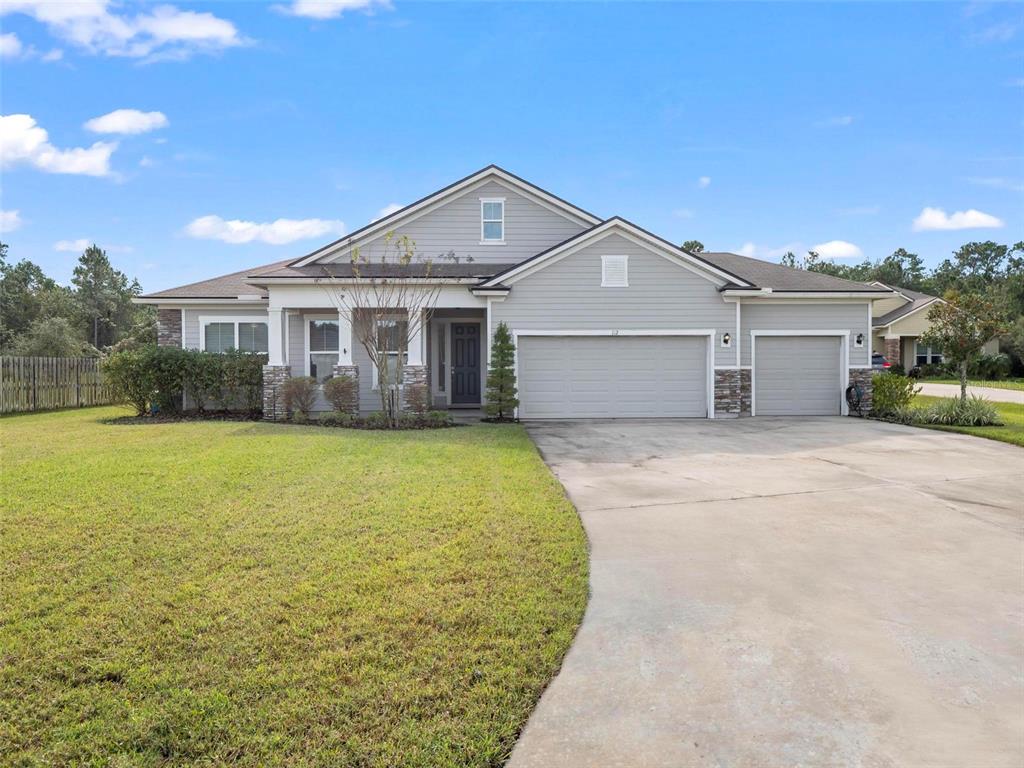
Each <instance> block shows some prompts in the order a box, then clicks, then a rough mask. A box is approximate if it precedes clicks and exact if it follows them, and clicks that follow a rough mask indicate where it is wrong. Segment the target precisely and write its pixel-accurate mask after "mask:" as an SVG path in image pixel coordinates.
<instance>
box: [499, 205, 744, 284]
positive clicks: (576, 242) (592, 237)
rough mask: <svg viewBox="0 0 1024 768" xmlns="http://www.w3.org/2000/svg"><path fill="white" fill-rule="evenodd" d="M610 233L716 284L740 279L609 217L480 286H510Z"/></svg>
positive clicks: (633, 226)
mask: <svg viewBox="0 0 1024 768" xmlns="http://www.w3.org/2000/svg"><path fill="white" fill-rule="evenodd" d="M610 234H617V235H621V236H622V237H624V238H626V239H627V240H629V241H631V242H633V243H636V244H637V245H641V246H643V247H646V248H647V249H648V250H650V251H652V252H654V253H656V254H658V255H659V256H662V257H663V258H666V259H668V260H669V261H671V262H673V263H675V264H678V265H679V266H681V267H686V268H687V269H689V270H690V271H691V272H693V273H695V274H697V275H700V276H701V277H703V278H704V279H705V280H708V281H709V282H712V283H714V284H715V285H718V286H722V285H725V284H727V283H735V282H736V280H737V278H736V277H735V276H734V275H730V274H729V273H727V272H724V271H722V270H720V269H718V268H717V267H714V266H712V265H711V264H708V263H707V262H704V261H701V260H700V259H698V258H696V257H695V256H692V255H690V254H688V253H687V252H686V251H683V250H681V249H679V248H673V247H671V246H670V245H668V244H666V243H664V242H662V241H661V240H659V239H657V238H656V237H654V236H653V235H650V234H648V233H647V232H644V231H643V230H642V229H640V228H638V227H636V226H635V225H633V224H630V223H629V222H627V221H623V220H622V219H608V220H607V221H605V222H603V223H601V224H599V225H598V226H596V227H594V228H593V229H590V230H587V231H586V232H584V233H582V234H580V235H579V236H577V237H576V238H574V239H573V240H571V241H570V242H566V243H563V244H562V245H559V246H555V247H554V248H552V249H550V250H548V251H546V252H545V253H544V254H543V255H542V256H540V257H539V258H532V259H528V260H526V261H524V262H523V263H521V264H520V265H518V266H517V267H515V268H514V269H511V270H509V271H508V272H504V273H502V274H499V275H495V276H494V277H492V278H490V279H488V280H485V281H484V282H483V283H481V285H480V287H481V288H490V287H492V286H494V285H498V284H501V285H510V284H512V283H515V282H517V281H518V280H521V279H522V278H524V277H526V276H528V275H530V274H532V273H533V272H535V271H537V270H538V269H542V268H544V267H547V266H549V265H551V264H554V263H555V262H557V261H558V260H560V259H563V258H565V257H566V256H569V255H570V254H573V253H575V252H576V251H578V250H580V249H581V248H586V247H587V246H589V245H593V244H594V243H596V242H599V241H600V240H602V239H603V238H605V237H607V236H608V235H610ZM744 282H745V281H744Z"/></svg>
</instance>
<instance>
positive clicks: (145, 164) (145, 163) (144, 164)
mask: <svg viewBox="0 0 1024 768" xmlns="http://www.w3.org/2000/svg"><path fill="white" fill-rule="evenodd" d="M154 165H156V163H154V162H153V158H151V157H150V156H149V155H143V156H142V159H141V160H139V167H140V168H152V167H153V166H154Z"/></svg>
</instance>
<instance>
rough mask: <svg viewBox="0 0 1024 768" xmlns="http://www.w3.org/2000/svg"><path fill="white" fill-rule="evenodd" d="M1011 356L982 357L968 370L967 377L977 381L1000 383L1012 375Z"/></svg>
mask: <svg viewBox="0 0 1024 768" xmlns="http://www.w3.org/2000/svg"><path fill="white" fill-rule="evenodd" d="M1010 367H1011V363H1010V356H1009V355H1003V354H998V355H982V356H981V357H979V358H978V359H977V360H975V361H974V362H973V363H971V364H970V366H968V368H967V375H968V376H970V377H971V378H975V379H984V380H986V381H999V380H1000V379H1005V378H1006V377H1007V376H1009V375H1010Z"/></svg>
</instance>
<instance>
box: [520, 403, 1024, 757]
mask: <svg viewBox="0 0 1024 768" xmlns="http://www.w3.org/2000/svg"><path fill="white" fill-rule="evenodd" d="M529 430H530V434H531V435H532V436H533V438H534V440H535V441H536V442H537V444H538V445H539V446H540V449H541V451H542V453H543V454H544V456H545V458H546V459H547V461H548V462H549V464H550V465H551V466H552V467H553V468H554V471H555V472H556V473H557V475H558V477H559V479H560V480H561V481H562V483H563V484H564V485H565V487H566V488H567V489H568V492H569V495H570V497H571V498H572V500H573V501H574V502H575V504H576V506H577V508H578V509H579V510H580V514H581V517H582V519H583V523H584V525H585V527H586V530H587V534H588V536H589V538H590V543H591V547H592V556H591V590H592V596H591V601H590V604H589V606H588V608H587V613H586V617H585V618H584V621H583V625H582V627H581V629H580V632H579V635H578V636H577V638H576V641H575V643H574V645H573V647H572V648H571V650H570V651H569V654H568V656H567V657H566V660H565V663H564V665H563V668H562V671H561V672H560V674H559V675H558V676H557V677H556V679H555V680H554V681H553V682H552V684H551V685H550V686H549V688H548V690H547V691H546V693H545V694H544V696H543V698H542V699H541V702H540V704H539V705H538V707H537V710H536V711H535V712H534V714H533V716H532V718H531V719H530V721H529V723H528V725H527V727H526V729H525V731H524V733H523V735H522V738H521V739H520V741H519V743H518V745H517V746H516V749H515V751H514V753H513V755H512V759H511V762H510V763H509V766H510V767H511V768H527V767H533V766H543V767H544V768H549V767H550V766H559V767H560V768H575V767H577V766H579V767H580V768H582V767H583V766H586V767H587V768H592V767H594V766H601V767H602V768H612V767H614V766H631V767H632V766H643V767H648V766H656V767H660V766H666V767H667V766H672V767H673V768H679V767H681V766H733V767H736V768H740V767H748V766H749V767H750V768H765V767H766V766H844V767H845V766H870V767H871V768H883V767H885V766H914V767H915V768H916V767H918V766H928V767H929V768H935V767H936V766H950V767H953V766H956V767H957V768H962V767H963V766H972V767H973V766H979V767H980V766H984V768H996V767H998V766H1008V767H1009V766H1012V768H1019V766H1021V765H1024V617H1022V610H1024V558H1022V554H1024V547H1022V533H1024V531H1022V522H1024V509H1022V506H1024V501H1022V497H1021V490H1020V488H1021V485H1020V483H1021V478H1022V477H1024V450H1021V449H1020V448H1017V447H1015V446H1011V445H1005V444H1002V443H997V442H992V441H987V440H982V439H978V438H972V437H968V436H964V435H955V434H948V433H942V432H934V431H924V430H917V429H913V428H908V427H900V426H897V425H891V424H883V423H879V422H873V421H862V420H859V419H840V418H816V419H802V420H792V419H742V420H733V421H726V420H721V421H710V422H709V421H697V420H694V421H666V422H651V421H647V422H644V421H617V422H611V421H609V422H579V423H566V422H562V423H537V424H535V425H530V426H529Z"/></svg>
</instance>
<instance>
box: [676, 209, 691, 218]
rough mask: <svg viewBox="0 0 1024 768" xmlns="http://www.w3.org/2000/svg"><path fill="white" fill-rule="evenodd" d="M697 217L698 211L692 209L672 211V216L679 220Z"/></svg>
mask: <svg viewBox="0 0 1024 768" xmlns="http://www.w3.org/2000/svg"><path fill="white" fill-rule="evenodd" d="M695 215H696V211H694V210H693V209H692V208H676V209H675V210H674V211H672V216H674V217H675V218H677V219H692V218H693V217H694V216H695Z"/></svg>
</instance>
